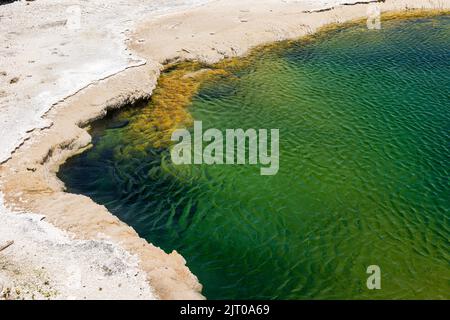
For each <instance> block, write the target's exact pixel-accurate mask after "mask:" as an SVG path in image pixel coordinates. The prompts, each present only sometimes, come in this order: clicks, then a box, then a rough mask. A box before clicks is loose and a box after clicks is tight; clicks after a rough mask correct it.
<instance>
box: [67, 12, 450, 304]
mask: <svg viewBox="0 0 450 320" xmlns="http://www.w3.org/2000/svg"><path fill="white" fill-rule="evenodd" d="M147 108H151V105H150V106H148V107H147ZM190 111H191V113H192V115H193V117H194V119H196V120H202V121H203V125H204V127H214V128H219V129H226V128H244V129H247V128H279V129H280V171H279V173H278V174H277V175H276V176H272V177H269V176H260V175H259V167H258V166H192V167H186V166H173V165H172V164H171V162H170V156H169V155H168V151H167V150H164V149H154V148H147V149H146V150H145V152H141V153H138V154H139V156H136V157H133V158H132V159H130V158H128V157H125V156H124V155H123V150H124V149H125V148H126V147H127V148H131V149H132V148H133V147H134V146H135V144H136V141H132V139H129V138H127V130H129V127H130V126H125V127H123V128H115V129H114V128H109V129H107V128H106V127H107V126H108V125H110V124H111V123H115V122H117V121H121V120H123V119H124V118H125V117H127V118H128V119H129V120H130V121H131V122H133V117H134V116H135V115H136V114H138V113H139V112H140V110H139V109H135V110H133V111H131V112H130V111H128V112H125V113H124V112H122V113H119V114H116V115H114V116H111V117H109V118H108V119H106V120H103V121H100V122H98V123H97V125H96V128H95V130H93V132H92V133H93V135H94V147H93V149H91V150H90V151H88V152H86V153H84V154H82V155H80V156H77V157H75V158H73V159H71V160H70V161H69V162H68V163H67V164H66V165H65V166H63V167H62V169H61V171H60V174H59V176H60V177H61V179H62V180H63V181H64V182H65V183H66V185H67V187H68V189H69V191H70V192H74V193H82V194H85V195H87V196H89V197H92V198H93V199H94V200H95V201H96V202H98V203H100V204H104V205H106V206H107V208H108V209H109V210H110V211H111V212H113V213H114V214H116V215H117V216H118V217H120V219H122V220H123V221H125V222H126V223H128V224H129V225H131V226H133V227H134V228H135V229H136V230H137V232H138V233H139V234H140V235H141V236H143V237H145V238H146V239H148V240H149V241H150V242H152V243H154V244H156V245H158V246H161V247H162V248H163V249H164V250H166V251H167V252H170V251H171V250H173V249H176V250H177V251H179V252H180V253H181V254H182V255H183V256H184V257H185V258H186V260H187V264H188V266H189V268H190V269H191V270H192V272H193V273H194V274H196V275H197V276H198V278H199V280H200V282H201V283H202V284H203V285H204V291H203V293H204V294H205V295H206V297H208V298H210V299H218V298H242V299H256V298H263V299H265V298H268V299H304V298H314V299H335V298H343V299H359V298H447V299H449V298H450V266H449V258H450V253H449V248H450V246H449V244H450V243H449V240H450V224H449V222H450V188H449V187H450V185H449V184H450V183H449V173H450V167H449V165H450V139H449V138H450V17H449V16H444V17H435V18H422V19H410V20H393V21H384V22H383V29H382V30H380V31H369V30H366V28H364V26H352V27H348V28H345V29H340V30H335V31H330V32H328V33H326V34H321V35H320V36H317V37H316V39H315V40H314V41H310V42H302V41H299V42H297V43H293V44H290V45H288V46H284V47H283V48H282V49H281V48H280V49H278V50H269V51H267V52H264V53H261V54H259V55H257V59H256V60H255V61H254V62H253V63H252V64H251V65H249V66H247V67H245V68H243V69H242V70H240V71H239V72H237V73H236V74H235V75H234V77H233V79H231V77H230V79H227V78H222V79H220V80H214V81H213V80H211V81H208V82H206V83H204V84H203V86H202V89H201V90H200V92H199V93H198V94H197V95H196V96H195V98H194V101H193V104H192V106H191V108H190ZM373 264H375V265H379V266H380V268H381V273H382V289H381V290H375V291H370V290H368V289H367V288H366V279H367V277H368V275H367V274H366V268H367V266H369V265H373Z"/></svg>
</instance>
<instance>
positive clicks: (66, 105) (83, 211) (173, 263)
mask: <svg viewBox="0 0 450 320" xmlns="http://www.w3.org/2000/svg"><path fill="white" fill-rule="evenodd" d="M325 2H328V3H337V2H336V1H334V2H332V1H319V3H320V4H321V5H317V6H314V5H313V4H312V2H311V1H284V2H281V1H275V0H265V1H256V0H252V1H247V2H245V3H242V2H238V1H234V0H233V1H216V2H212V3H209V4H207V5H205V6H202V7H199V8H195V9H191V10H188V11H183V12H180V13H173V14H168V15H165V16H161V17H159V18H152V19H149V20H145V19H144V20H143V22H141V23H140V24H139V25H137V26H136V28H135V29H134V31H133V32H132V34H131V36H130V39H129V41H128V42H127V44H128V48H129V50H130V52H131V53H132V55H134V56H137V57H139V58H140V59H142V60H145V61H146V64H145V65H141V66H135V67H131V68H130V67H127V68H124V71H123V72H119V73H117V74H115V75H113V76H110V77H108V78H107V79H104V80H101V81H98V82H96V83H92V84H90V85H89V86H87V87H86V88H85V89H83V90H81V91H79V92H78V93H76V94H75V95H73V96H70V97H67V98H66V99H64V100H63V101H61V102H60V103H58V104H57V105H56V106H55V107H54V108H52V109H51V110H50V111H48V112H47V113H46V115H45V117H44V118H45V120H46V121H48V123H52V125H51V126H49V127H48V128H47V129H45V130H35V131H34V132H33V133H32V134H31V135H30V139H29V140H28V141H26V142H25V143H24V144H23V145H22V146H21V147H20V148H18V149H17V150H16V151H15V152H14V153H13V154H12V157H11V159H10V160H9V161H7V162H6V163H4V164H3V165H2V166H1V167H0V178H1V190H0V191H1V192H3V194H4V197H5V201H6V203H7V204H8V206H9V207H10V208H11V210H14V211H20V212H22V211H26V212H34V213H39V214H43V215H45V216H46V217H47V218H46V221H48V222H50V223H52V224H53V225H55V226H56V227H59V228H61V229H63V230H66V231H68V232H70V233H71V234H72V235H74V236H75V237H76V238H79V239H86V240H99V241H102V240H107V241H109V242H112V243H115V244H119V245H120V247H122V248H123V249H125V250H126V251H127V252H129V253H130V254H131V255H135V256H136V257H137V258H138V259H139V268H140V269H142V270H143V271H144V272H145V274H146V279H147V280H148V282H149V283H150V285H151V287H152V288H153V289H154V291H155V294H156V296H157V297H158V298H161V299H201V298H203V297H202V295H201V285H200V284H199V282H198V280H197V278H196V277H195V276H194V275H193V274H192V273H191V272H190V271H189V269H188V268H187V267H186V266H185V261H184V259H183V258H182V257H181V256H180V255H179V254H178V253H176V252H173V253H171V254H166V253H164V252H163V251H162V250H160V249H159V248H156V247H155V246H153V245H151V244H149V243H147V242H146V241H145V240H143V239H141V238H139V236H138V235H137V234H136V232H135V231H134V230H133V229H132V228H130V227H129V226H127V225H126V224H124V223H123V222H121V221H120V220H119V219H118V218H116V217H115V216H113V215H112V214H110V213H109V212H108V211H107V210H106V208H105V207H103V206H99V205H97V204H95V203H94V202H93V201H92V200H91V199H89V198H87V197H84V196H80V195H74V194H68V193H65V192H64V186H63V184H62V183H61V182H60V181H59V180H58V179H57V177H56V172H57V170H58V168H59V165H60V164H61V163H63V162H64V161H65V160H66V159H67V158H68V157H70V156H73V155H74V154H77V153H79V152H82V151H83V150H85V149H86V148H87V147H89V144H90V141H91V137H90V136H89V134H88V133H87V131H86V130H85V129H84V128H82V127H84V126H86V125H87V124H88V123H89V122H91V121H93V120H95V119H98V118H101V117H103V116H104V115H105V114H106V112H107V110H109V109H112V108H120V107H122V106H124V105H128V104H131V103H135V102H137V101H139V100H142V99H148V98H149V97H150V96H151V93H152V90H153V88H154V87H155V85H156V81H157V79H158V76H159V72H160V70H161V69H162V67H163V64H164V63H165V62H167V61H177V60H201V61H204V62H208V63H213V62H217V61H219V60H221V59H223V58H226V57H233V56H241V55H244V54H246V53H247V52H248V50H249V49H251V48H253V47H255V46H258V45H262V44H265V43H270V42H274V41H279V40H285V39H296V38H299V37H301V36H304V35H307V34H311V33H314V32H315V31H317V30H318V29H319V28H320V27H323V26H325V25H328V24H333V23H344V22H348V21H350V20H354V19H360V18H365V17H367V4H354V5H342V6H338V5H334V4H332V5H329V6H328V8H330V10H318V11H317V12H314V9H323V8H324V7H323V4H324V3H325ZM347 2H351V1H347ZM368 2H370V1H368ZM317 3H318V2H316V4H317ZM378 5H379V6H380V8H381V10H382V11H384V12H386V11H405V10H406V9H408V10H410V9H438V10H443V9H449V8H450V1H449V0H446V1H414V0H397V1H396V0H391V1H389V0H387V1H386V2H384V3H379V4H378ZM325 8H326V7H325ZM5 221H6V220H5ZM8 223H9V222H8ZM3 240H4V239H3V234H2V233H0V245H1V242H2V241H3ZM12 240H13V239H12ZM0 254H1V253H0ZM43 254H44V253H43ZM93 297H95V296H88V297H87V298H93ZM112 297H114V296H112Z"/></svg>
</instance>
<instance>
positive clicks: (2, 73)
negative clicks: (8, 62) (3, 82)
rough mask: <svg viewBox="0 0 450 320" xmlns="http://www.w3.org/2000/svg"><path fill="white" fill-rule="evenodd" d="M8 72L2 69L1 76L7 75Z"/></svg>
mask: <svg viewBox="0 0 450 320" xmlns="http://www.w3.org/2000/svg"><path fill="white" fill-rule="evenodd" d="M7 75H8V74H7V73H6V71H0V76H4V77H6V76H7Z"/></svg>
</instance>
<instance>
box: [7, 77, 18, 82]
mask: <svg viewBox="0 0 450 320" xmlns="http://www.w3.org/2000/svg"><path fill="white" fill-rule="evenodd" d="M17 82H19V77H14V78H12V79H11V80H9V83H10V84H14V83H17Z"/></svg>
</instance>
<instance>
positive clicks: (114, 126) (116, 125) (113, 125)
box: [107, 120, 130, 129]
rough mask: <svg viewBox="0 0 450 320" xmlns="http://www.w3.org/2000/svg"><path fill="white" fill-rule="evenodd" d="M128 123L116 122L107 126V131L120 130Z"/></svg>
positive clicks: (124, 121)
mask: <svg viewBox="0 0 450 320" xmlns="http://www.w3.org/2000/svg"><path fill="white" fill-rule="evenodd" d="M129 123H130V121H129V120H123V121H117V122H113V123H111V124H110V125H108V127H107V129H120V128H124V127H126V126H127V125H128V124H129Z"/></svg>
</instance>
